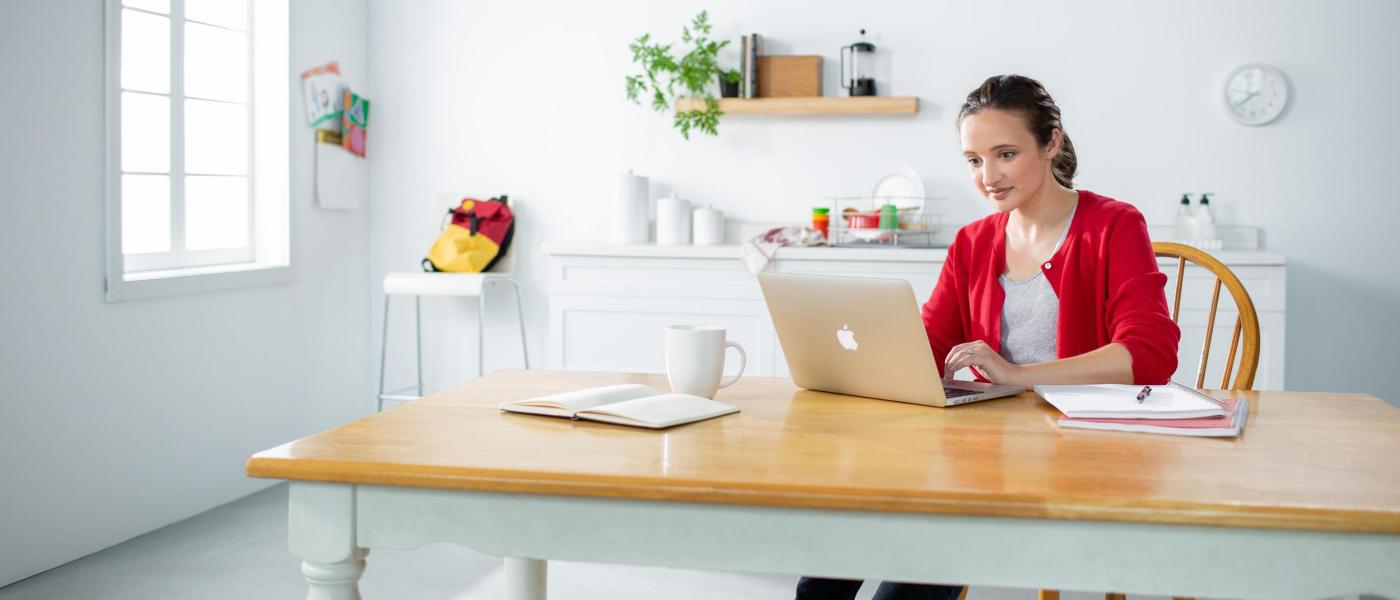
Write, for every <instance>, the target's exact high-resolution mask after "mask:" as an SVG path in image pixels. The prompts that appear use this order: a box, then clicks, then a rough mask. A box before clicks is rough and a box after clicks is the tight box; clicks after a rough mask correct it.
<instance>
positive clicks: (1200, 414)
mask: <svg viewBox="0 0 1400 600" xmlns="http://www.w3.org/2000/svg"><path fill="white" fill-rule="evenodd" d="M1035 393H1037V394H1040V397H1041V398H1044V399H1045V400H1046V402H1049V403H1050V404H1053V405H1054V406H1055V408H1057V409H1059V410H1060V412H1061V413H1063V414H1064V416H1063V417H1061V418H1060V420H1059V424H1060V427H1071V428H1077V429H1108V430H1114V431H1138V432H1143V433H1165V434H1169V435H1190V436H1197V437H1237V436H1239V435H1240V432H1241V431H1243V430H1244V424H1245V420H1246V419H1247V418H1248V417H1249V400H1248V399H1247V398H1244V397H1243V396H1239V395H1235V396H1232V397H1229V398H1215V397H1213V396H1208V395H1206V394H1204V393H1202V392H1200V391H1198V390H1195V389H1192V388H1189V387H1186V386H1184V385H1180V384H1177V383H1170V384H1167V385H1151V386H1140V385H1117V384H1101V385H1038V386H1035Z"/></svg>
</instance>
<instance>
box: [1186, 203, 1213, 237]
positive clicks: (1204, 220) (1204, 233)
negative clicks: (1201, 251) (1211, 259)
mask: <svg viewBox="0 0 1400 600" xmlns="http://www.w3.org/2000/svg"><path fill="white" fill-rule="evenodd" d="M1210 197H1211V194H1210V193H1209V192H1207V193H1204V194H1201V206H1200V207H1199V208H1197V209H1196V214H1195V215H1193V217H1194V221H1195V223H1194V227H1193V229H1194V231H1195V235H1194V236H1192V237H1194V238H1196V239H1198V240H1214V239H1215V236H1216V231H1215V215H1214V214H1211V211H1210Z"/></svg>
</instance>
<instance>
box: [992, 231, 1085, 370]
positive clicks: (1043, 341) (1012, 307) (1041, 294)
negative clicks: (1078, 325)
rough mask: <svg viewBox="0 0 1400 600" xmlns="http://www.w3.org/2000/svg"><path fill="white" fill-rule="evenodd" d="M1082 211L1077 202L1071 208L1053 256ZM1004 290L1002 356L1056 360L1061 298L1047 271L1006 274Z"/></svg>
mask: <svg viewBox="0 0 1400 600" xmlns="http://www.w3.org/2000/svg"><path fill="white" fill-rule="evenodd" d="M1078 211H1079V204H1078V203H1075V205H1074V208H1072V209H1070V213H1069V221H1067V222H1065V230H1064V231H1062V232H1060V241H1058V242H1055V249H1054V250H1052V251H1050V254H1051V255H1052V256H1053V255H1054V254H1055V253H1056V252H1059V251H1060V246H1061V245H1063V244H1064V243H1065V238H1066V237H1068V236H1069V228H1070V225H1073V224H1074V213H1075V212H1078ZM999 279H1000V281H1001V289H1002V291H1004V292H1006V302H1005V303H1004V304H1002V307H1001V355H1002V357H1003V358H1005V359H1006V360H1008V361H1010V362H1011V363H1013V364H1018V365H1024V364H1030V363H1038V362H1045V361H1049V360H1055V358H1056V353H1055V341H1056V335H1055V328H1056V325H1058V324H1059V321H1060V298H1059V296H1056V295H1055V289H1054V288H1052V287H1050V280H1048V279H1046V278H1045V271H1044V270H1037V271H1036V273H1035V275H1032V276H1031V277H1030V279H1026V280H1025V281H1013V280H1012V279H1011V278H1010V277H1007V276H1006V275H1005V274H1003V275H1002V276H1001V277H1000V278H999Z"/></svg>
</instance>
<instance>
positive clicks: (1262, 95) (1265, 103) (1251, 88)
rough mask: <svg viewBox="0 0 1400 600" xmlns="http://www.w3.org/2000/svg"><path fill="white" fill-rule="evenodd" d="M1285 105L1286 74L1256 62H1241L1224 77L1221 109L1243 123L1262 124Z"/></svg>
mask: <svg viewBox="0 0 1400 600" xmlns="http://www.w3.org/2000/svg"><path fill="white" fill-rule="evenodd" d="M1287 107H1288V78H1287V77H1285V76H1284V74H1283V72H1282V71H1280V70H1278V69H1275V68H1273V67H1270V66H1268V65H1264V64H1259V63H1250V64H1247V65H1241V66H1240V67H1239V68H1237V69H1235V70H1234V72H1232V73H1230V77H1229V78H1228V79H1226V80H1225V110H1226V112H1228V113H1230V116H1231V117H1234V118H1235V120H1236V121H1239V122H1240V123H1241V124H1243V125H1264V124H1267V123H1270V122H1272V121H1274V120H1275V119H1277V118H1279V115H1282V114H1283V109H1284V108H1287Z"/></svg>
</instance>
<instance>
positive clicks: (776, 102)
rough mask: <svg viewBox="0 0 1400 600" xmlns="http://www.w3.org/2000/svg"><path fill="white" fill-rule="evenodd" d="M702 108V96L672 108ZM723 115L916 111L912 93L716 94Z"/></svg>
mask: <svg viewBox="0 0 1400 600" xmlns="http://www.w3.org/2000/svg"><path fill="white" fill-rule="evenodd" d="M701 108H704V102H703V101H702V100H690V99H684V100H677V101H676V112H688V111H693V110H699V109H701ZM719 109H720V110H722V111H724V114H726V115H799V114H909V113H915V112H918V111H919V99H918V98H917V97H915V96H856V97H843V96H817V97H813V98H720V99H719Z"/></svg>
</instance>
